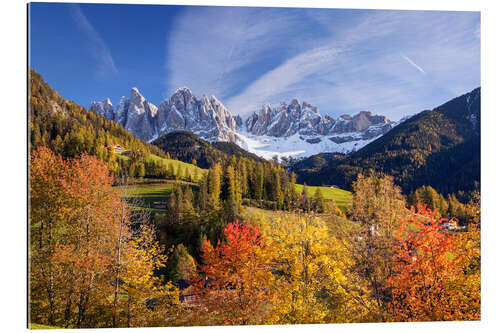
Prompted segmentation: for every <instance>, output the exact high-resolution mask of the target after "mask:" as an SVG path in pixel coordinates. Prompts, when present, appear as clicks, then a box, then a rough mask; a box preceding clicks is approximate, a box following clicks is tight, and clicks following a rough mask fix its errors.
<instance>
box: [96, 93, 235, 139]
mask: <svg viewBox="0 0 500 333" xmlns="http://www.w3.org/2000/svg"><path fill="white" fill-rule="evenodd" d="M90 110H92V111H94V112H96V113H99V114H101V115H103V116H105V117H106V118H108V119H111V120H114V121H116V122H117V123H119V124H120V125H122V126H123V127H124V128H125V129H126V130H128V131H129V132H131V133H132V134H134V135H135V136H137V137H139V138H141V139H142V140H145V141H152V140H154V139H156V138H158V137H160V136H162V135H164V134H167V133H169V132H172V131H176V130H185V131H190V132H193V133H195V134H196V135H198V136H200V137H201V138H203V139H206V140H209V141H231V142H236V141H237V137H236V127H237V123H238V122H239V123H240V124H241V118H239V117H233V116H232V115H231V114H230V113H229V111H228V110H227V109H226V107H225V106H224V105H223V104H222V103H221V102H220V101H219V100H217V98H215V96H210V97H207V96H203V98H201V99H198V98H196V96H194V94H193V92H192V91H191V90H189V89H188V88H186V87H182V88H179V89H177V91H176V92H175V93H174V94H173V95H172V97H170V99H166V100H164V101H163V102H161V103H160V105H159V106H158V107H156V106H155V105H154V104H152V103H150V102H148V101H147V100H146V99H145V98H144V96H142V95H141V94H140V92H139V90H138V89H137V88H135V87H134V88H132V90H131V91H130V98H126V97H125V96H124V97H122V98H121V99H120V103H119V104H118V106H117V107H116V110H113V105H112V104H111V101H110V100H109V98H107V99H105V100H104V101H102V102H92V104H91V105H90Z"/></svg>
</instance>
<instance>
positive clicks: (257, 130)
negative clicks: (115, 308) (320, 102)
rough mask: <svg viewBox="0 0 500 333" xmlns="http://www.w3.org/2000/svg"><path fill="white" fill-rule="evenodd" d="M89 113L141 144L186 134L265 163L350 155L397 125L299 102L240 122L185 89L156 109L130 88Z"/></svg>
mask: <svg viewBox="0 0 500 333" xmlns="http://www.w3.org/2000/svg"><path fill="white" fill-rule="evenodd" d="M90 109H91V110H92V111H94V112H96V113H99V114H101V115H103V116H105V117H106V118H108V119H112V120H114V121H116V122H117V123H119V124H121V125H122V126H123V127H124V128H125V129H127V130H128V131H130V132H131V133H132V134H134V135H136V136H137V137H139V138H141V139H143V140H145V141H149V142H151V141H153V140H155V139H156V138H159V137H161V136H163V135H165V134H167V133H169V132H172V131H176V130H185V131H190V132H192V133H194V134H196V135H198V136H199V137H201V138H203V139H205V140H208V141H230V142H234V143H236V144H238V145H239V146H241V147H242V148H244V149H246V150H248V151H250V152H252V153H254V154H256V155H259V156H261V157H264V158H268V159H269V158H272V157H274V156H278V157H284V156H294V157H305V156H310V155H313V154H317V153H321V152H342V153H347V152H351V151H355V150H357V149H359V148H361V147H363V146H364V145H366V144H367V143H369V142H371V141H373V140H375V139H376V138H378V137H379V136H381V135H383V134H385V133H386V132H387V131H389V130H390V129H391V128H392V127H394V126H395V125H396V123H395V122H393V121H390V120H389V119H387V118H386V117H384V116H378V115H372V113H371V112H367V111H361V112H359V113H358V114H356V115H354V116H352V117H351V116H349V115H342V116H340V117H338V118H333V117H331V116H329V115H321V114H320V113H319V110H318V108H317V107H314V106H312V105H311V104H308V103H307V102H303V103H300V101H299V100H298V99H293V100H292V101H291V102H290V103H289V104H287V103H285V102H282V103H281V104H280V105H279V106H277V107H272V106H271V105H269V104H266V105H264V106H262V108H261V109H260V110H259V111H256V112H254V113H253V114H252V115H250V116H249V117H248V118H247V119H246V120H245V121H243V119H242V118H241V117H240V116H233V115H232V114H231V113H230V112H229V111H228V110H227V108H226V107H225V106H224V105H223V104H222V103H221V102H220V101H219V100H218V99H217V98H216V97H215V96H210V97H208V96H205V95H204V96H203V97H202V98H201V99H198V98H197V97H196V96H195V95H194V94H193V92H192V91H191V90H190V89H189V88H187V87H182V88H179V89H177V90H176V91H175V93H174V94H173V95H172V97H170V98H169V99H166V100H164V101H163V102H161V103H160V104H159V106H158V107H156V106H155V105H153V104H152V103H150V102H148V101H147V100H146V99H145V98H144V97H143V96H142V95H141V94H140V93H139V90H138V89H137V88H132V90H131V92H130V98H126V97H122V98H121V100H120V103H119V104H118V106H117V107H116V109H115V110H113V105H112V103H111V101H110V100H109V98H107V99H105V100H104V101H102V102H92V104H91V105H90Z"/></svg>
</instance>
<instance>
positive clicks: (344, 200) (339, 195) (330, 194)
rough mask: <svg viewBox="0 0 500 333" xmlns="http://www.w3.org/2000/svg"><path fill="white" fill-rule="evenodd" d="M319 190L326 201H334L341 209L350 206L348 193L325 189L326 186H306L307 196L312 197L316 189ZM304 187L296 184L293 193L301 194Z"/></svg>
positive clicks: (335, 189)
mask: <svg viewBox="0 0 500 333" xmlns="http://www.w3.org/2000/svg"><path fill="white" fill-rule="evenodd" d="M317 188H319V189H320V191H321V194H323V197H324V198H325V199H327V200H332V199H334V200H335V202H336V203H337V205H338V206H339V207H341V208H346V207H347V206H349V205H351V204H352V193H351V192H349V191H345V190H342V189H340V188H334V187H327V186H307V194H308V195H309V196H310V197H312V196H314V193H316V189H317ZM303 189H304V185H301V184H296V187H295V191H296V192H297V193H299V194H300V193H302V191H303Z"/></svg>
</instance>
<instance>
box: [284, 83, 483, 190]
mask: <svg viewBox="0 0 500 333" xmlns="http://www.w3.org/2000/svg"><path fill="white" fill-rule="evenodd" d="M480 150H481V88H476V89H474V90H473V91H471V92H469V93H467V94H464V95H462V96H459V97H456V98H454V99H452V100H450V101H448V102H446V103H444V104H443V105H441V106H438V107H436V108H434V109H432V110H425V111H422V112H420V113H418V114H416V115H414V116H412V117H411V118H409V119H407V120H406V121H404V122H402V123H401V124H399V125H398V126H396V127H394V128H393V129H392V130H391V131H389V132H387V133H386V134H385V135H383V136H381V137H380V138H378V139H376V140H374V141H373V142H371V143H370V144H368V145H366V146H365V147H363V148H362V149H360V150H358V151H356V152H354V153H352V154H348V155H344V156H341V155H335V156H329V155H328V154H321V155H315V156H311V157H309V158H308V159H306V160H303V161H300V162H299V163H296V164H295V165H294V166H292V168H291V169H292V170H293V171H295V172H296V173H297V175H298V177H297V181H298V182H300V183H302V182H307V184H309V185H330V184H335V185H337V186H340V187H342V188H345V189H350V187H351V184H352V182H353V181H354V180H355V179H356V178H357V175H358V174H359V173H368V172H370V170H373V171H375V172H380V173H384V174H387V175H390V176H393V177H394V180H395V182H396V183H397V184H398V185H400V186H401V187H402V189H403V191H404V192H406V193H407V192H409V191H413V190H415V189H416V188H418V187H420V186H422V185H431V186H432V187H434V188H435V189H436V190H438V192H440V193H444V194H446V193H454V192H456V191H458V190H462V191H471V190H475V189H479V184H480V169H481V168H480V162H481V161H480Z"/></svg>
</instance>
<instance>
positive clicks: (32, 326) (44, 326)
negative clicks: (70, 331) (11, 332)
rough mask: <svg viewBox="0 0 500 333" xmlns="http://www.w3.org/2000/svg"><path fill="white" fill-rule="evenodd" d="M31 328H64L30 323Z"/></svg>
mask: <svg viewBox="0 0 500 333" xmlns="http://www.w3.org/2000/svg"><path fill="white" fill-rule="evenodd" d="M29 328H30V329H31V330H57V329H61V328H62V327H56V326H49V325H42V324H35V323H30V325H29Z"/></svg>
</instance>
